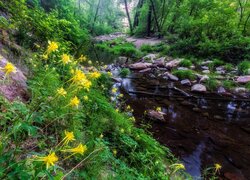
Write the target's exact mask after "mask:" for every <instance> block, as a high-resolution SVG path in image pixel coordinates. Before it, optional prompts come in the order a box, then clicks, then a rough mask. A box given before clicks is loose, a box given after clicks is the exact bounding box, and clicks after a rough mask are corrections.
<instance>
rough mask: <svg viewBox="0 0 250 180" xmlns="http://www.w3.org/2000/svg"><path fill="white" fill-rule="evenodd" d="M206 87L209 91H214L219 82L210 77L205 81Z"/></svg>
mask: <svg viewBox="0 0 250 180" xmlns="http://www.w3.org/2000/svg"><path fill="white" fill-rule="evenodd" d="M206 86H207V88H208V89H209V90H211V91H214V90H216V89H217V88H218V86H219V82H218V81H217V79H215V78H214V77H211V76H210V77H209V79H208V80H206Z"/></svg>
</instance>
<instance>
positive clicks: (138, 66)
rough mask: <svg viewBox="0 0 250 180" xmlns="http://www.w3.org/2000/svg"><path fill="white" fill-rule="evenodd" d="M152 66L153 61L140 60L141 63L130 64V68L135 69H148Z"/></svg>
mask: <svg viewBox="0 0 250 180" xmlns="http://www.w3.org/2000/svg"><path fill="white" fill-rule="evenodd" d="M151 66H152V63H143V62H139V63H135V64H131V65H129V68H130V69H133V70H143V69H147V68H149V67H151Z"/></svg>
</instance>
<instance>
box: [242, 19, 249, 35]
mask: <svg viewBox="0 0 250 180" xmlns="http://www.w3.org/2000/svg"><path fill="white" fill-rule="evenodd" d="M249 19H250V14H248V16H247V19H246V21H245V23H244V28H243V34H246V30H247V24H248V21H249Z"/></svg>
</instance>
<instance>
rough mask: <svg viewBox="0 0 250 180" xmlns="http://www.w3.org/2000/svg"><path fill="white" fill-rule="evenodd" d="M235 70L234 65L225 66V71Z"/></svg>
mask: <svg viewBox="0 0 250 180" xmlns="http://www.w3.org/2000/svg"><path fill="white" fill-rule="evenodd" d="M233 68H234V66H233V65H232V64H230V63H227V64H226V65H225V70H227V71H231V70H233Z"/></svg>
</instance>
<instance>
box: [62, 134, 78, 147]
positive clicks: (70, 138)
mask: <svg viewBox="0 0 250 180" xmlns="http://www.w3.org/2000/svg"><path fill="white" fill-rule="evenodd" d="M64 134H65V137H64V138H63V140H62V142H64V143H63V144H64V145H65V144H68V143H69V142H70V141H74V140H76V139H75V136H74V133H73V132H68V131H64Z"/></svg>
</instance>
